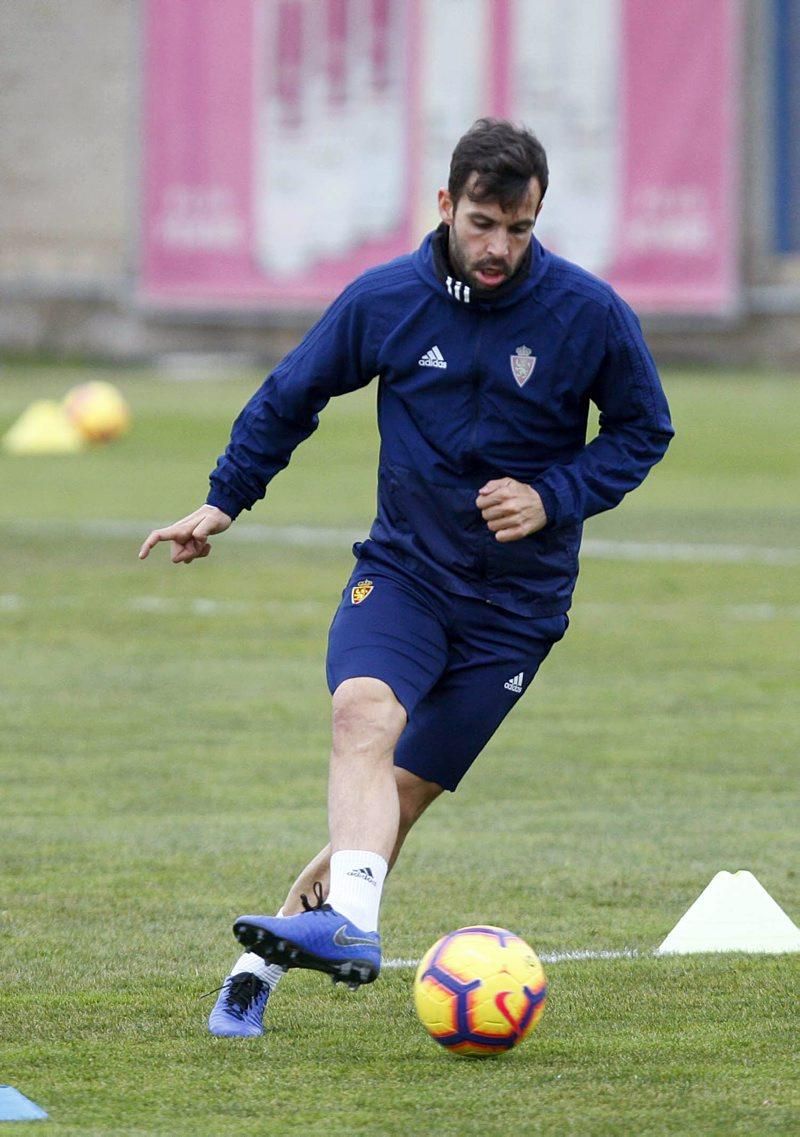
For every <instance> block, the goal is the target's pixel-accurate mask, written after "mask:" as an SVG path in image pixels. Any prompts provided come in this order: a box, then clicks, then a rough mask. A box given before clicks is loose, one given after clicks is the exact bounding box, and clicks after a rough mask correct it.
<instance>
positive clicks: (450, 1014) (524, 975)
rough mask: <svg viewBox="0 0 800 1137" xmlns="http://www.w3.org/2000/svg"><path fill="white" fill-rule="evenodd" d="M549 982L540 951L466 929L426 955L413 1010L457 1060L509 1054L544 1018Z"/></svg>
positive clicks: (485, 929)
mask: <svg viewBox="0 0 800 1137" xmlns="http://www.w3.org/2000/svg"><path fill="white" fill-rule="evenodd" d="M546 998H547V980H546V978H545V974H544V970H543V968H542V965H541V963H540V962H539V960H538V958H537V956H536V953H535V952H534V950H533V948H531V947H530V946H529V945H528V944H526V943H525V941H524V940H523V939H520V937H519V936H516V935H514V933H513V932H508V931H506V930H505V928H495V927H492V926H491V925H481V926H476V927H470V928H459V929H458V931H455V932H450V933H449V935H446V936H443V937H442V938H441V939H440V940H438V941H437V942H436V943H435V944H434V945H433V947H432V948H430V950H429V951H427V952H426V953H425V955H424V956H423V958H422V960H421V961H420V965H419V967H418V968H417V974H416V977H415V979H414V1004H415V1006H416V1009H417V1014H418V1015H419V1018H420V1021H421V1023H422V1025H423V1026H424V1027H425V1029H426V1030H427V1032H428V1034H429V1035H430V1036H431V1038H433V1039H435V1041H436V1042H438V1043H439V1044H440V1045H441V1046H444V1047H445V1048H446V1049H447V1050H450V1051H452V1052H453V1053H455V1054H470V1055H473V1056H476V1057H477V1056H487V1055H490V1054H503V1053H505V1052H506V1051H507V1050H511V1049H512V1047H514V1046H517V1045H518V1044H519V1043H520V1042H522V1040H523V1039H524V1038H527V1036H528V1035H529V1034H530V1033H531V1031H532V1030H533V1028H534V1027H535V1026H536V1024H537V1022H538V1021H539V1019H540V1018H541V1016H542V1012H543V1011H544V1005H545V1000H546Z"/></svg>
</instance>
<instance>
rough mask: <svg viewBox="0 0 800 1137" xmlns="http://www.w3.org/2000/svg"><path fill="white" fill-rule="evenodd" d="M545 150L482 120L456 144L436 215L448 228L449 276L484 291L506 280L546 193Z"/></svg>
mask: <svg viewBox="0 0 800 1137" xmlns="http://www.w3.org/2000/svg"><path fill="white" fill-rule="evenodd" d="M547 183H548V170H547V156H546V154H545V152H544V147H543V146H542V145H541V143H540V142H539V140H538V139H537V138H536V137H535V136H534V135H533V134H531V133H530V131H528V130H525V129H522V128H520V127H516V126H514V125H513V124H512V123H510V122H505V121H503V120H500V119H490V118H482V119H478V121H477V122H476V123H475V124H474V125H473V126H472V127H471V129H470V130H469V131H467V133H466V134H465V135H464V136H463V137H462V138H461V139H460V140H459V142H458V144H457V146H456V148H455V150H454V151H453V156H452V160H451V163H450V178H449V181H448V184H447V189H446V190H445V189H441V190H439V215H440V217H441V218H442V220H443V221H444V222H445V223H446V224H447V225H449V226H450V233H449V241H448V251H449V253H450V260H451V262H452V265H453V269H454V271H455V272H456V273H457V274H458V275H459V276H460V277H462V279H464V280H466V281H467V282H468V283H469V284H471V285H472V286H473V287H477V288H484V289H491V288H496V287H498V285H500V284H502V283H503V281H504V280H507V279H508V277H510V276H512V275H513V274H514V272H516V270H517V268H519V265H520V263H521V261H522V258H523V257H524V256H525V253H526V252H527V251H528V247H529V246H530V242H531V234H532V232H533V226H534V222H535V221H536V218H537V216H538V214H539V210H540V209H541V207H542V199H543V198H544V195H545V192H546V190H547Z"/></svg>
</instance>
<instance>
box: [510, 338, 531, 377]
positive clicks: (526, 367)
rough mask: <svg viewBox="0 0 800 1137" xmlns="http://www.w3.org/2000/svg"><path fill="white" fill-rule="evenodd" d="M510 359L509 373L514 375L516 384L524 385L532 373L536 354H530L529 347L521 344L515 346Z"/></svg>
mask: <svg viewBox="0 0 800 1137" xmlns="http://www.w3.org/2000/svg"><path fill="white" fill-rule="evenodd" d="M510 361H511V374H512V375H513V376H514V378H515V380H516V382H517V386H518V387H524V386H525V384H526V383H527V382H528V380H529V379H530V377H531V375H533V369H534V367H535V366H536V356H535V355H532V354H531V349H530V348H529V347H526V346H525V344H522V345H521V346H520V347H518V348H517V351H516V354H515V355H512V356H510Z"/></svg>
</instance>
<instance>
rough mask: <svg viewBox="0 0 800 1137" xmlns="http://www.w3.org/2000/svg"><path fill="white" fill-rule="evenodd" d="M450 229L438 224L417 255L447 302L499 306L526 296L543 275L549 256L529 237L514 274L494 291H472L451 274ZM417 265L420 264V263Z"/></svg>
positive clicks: (477, 305) (480, 289)
mask: <svg viewBox="0 0 800 1137" xmlns="http://www.w3.org/2000/svg"><path fill="white" fill-rule="evenodd" d="M449 232H450V226H449V225H446V224H445V223H444V222H442V223H441V224H440V225H439V226H438V227H437V228H436V229H434V231H433V232H432V233H429V234H428V235H427V237H426V238H425V239H424V241H423V242H422V245H421V247H420V249H419V250H418V254H417V257H416V259H417V263H418V266H419V267H422V268H425V269H427V270H428V271H427V272H425V273H424V275H426V276H427V277H428V279H430V277H431V276H433V277H434V278H435V280H436V283H437V286H438V287H440V288H441V287H443V288H444V290H445V291H446V292H447V295H448V296H449V297H450V299H451V300H453V301H455V302H456V303H458V304H466V305H469V306H471V307H473V308H484V307H491V308H494V307H501V306H505V305H507V304H512V303H514V302H515V301H516V300H518V299H521V298H522V296H523V295H525V294H527V292H528V291H529V290H530V287H531V285H532V284H533V283H534V282H535V281H537V280H538V279H539V278H540V277H541V276H542V274H543V273H544V270H545V267H546V261H547V259H548V257H549V255H548V254H547V253H546V251H545V250H544V249H543V248H542V246H541V245H540V244H539V242H538V241H537V240H536V239H535V238H533V239H532V240H531V244H530V247H529V249H528V251H527V253H526V254H525V256H524V257H523V260H522V263H521V264H520V266H519V268H518V269H517V271H516V272H515V273H514V275H513V276H512V277H509V279H508V280H506V281H504V283H503V284H501V285H499V286H498V287H497V288H491V289H489V288H475V287H473V286H471V285H469V284H467V283H466V281H463V280H459V279H458V277H456V275H455V274H454V272H453V268H452V266H451V264H450V257H449V255H448V251H447V246H448V237H449ZM420 262H421V264H420Z"/></svg>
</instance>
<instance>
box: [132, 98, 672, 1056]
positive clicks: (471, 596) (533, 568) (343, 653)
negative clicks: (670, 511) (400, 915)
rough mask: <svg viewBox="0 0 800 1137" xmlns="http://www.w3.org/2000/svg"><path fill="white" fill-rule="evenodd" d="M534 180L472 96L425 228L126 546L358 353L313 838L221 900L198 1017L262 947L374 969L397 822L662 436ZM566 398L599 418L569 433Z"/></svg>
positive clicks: (601, 300)
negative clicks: (549, 243) (360, 401)
mask: <svg viewBox="0 0 800 1137" xmlns="http://www.w3.org/2000/svg"><path fill="white" fill-rule="evenodd" d="M547 183H548V169H547V159H546V156H545V152H544V150H543V148H542V146H541V145H540V143H539V142H538V141H537V139H536V138H535V137H534V136H533V135H532V134H530V133H529V132H528V131H526V130H524V129H519V128H517V127H515V126H513V125H512V124H510V123H508V122H504V121H499V120H493V119H480V120H479V121H478V122H476V123H475V124H474V126H473V127H472V128H471V130H469V131H468V132H467V134H465V135H464V137H463V138H462V139H461V140H460V141H459V143H458V144H457V146H456V148H455V150H454V152H453V156H452V161H451V167H450V176H449V181H448V187H447V189H442V190H440V191H439V195H438V202H439V214H440V217H441V224H440V226H439V228H438V229H437V230H436V231H435V232H434V233H432V234H429V235H428V237H426V238H425V240H424V241H423V243H422V245H421V247H420V248H419V249H418V250H417V252H415V253H413V254H412V255H410V256H405V257H400V258H398V259H397V260H395V261H392V262H390V263H389V264H386V265H382V266H379V267H377V268H374V269H371V270H370V271H368V272H366V273H364V274H363V275H362V276H361V277H359V278H358V279H357V280H356V281H354V282H353V284H351V285H350V286H349V287H348V288H346V289H345V291H344V292H343V293H342V295H341V296H340V297H339V298H338V299H337V300H336V301H335V302H334V303H333V304H332V306H331V307H330V308H329V309H328V311H327V312H326V313H325V315H324V316H323V317H322V319H321V320H320V321H319V323H318V324H317V325H316V326H315V327H314V328H313V329H312V330H311V331H310V332H309V334H308V335H307V336H306V337H305V339H304V340H303V341H302V342H301V343H300V345H299V346H298V347H297V348H295V350H294V351H292V352H291V353H290V354H289V355H288V356H287V357H286V358H285V359H284V360H283V361H282V363H280V364H279V365H278V367H277V368H276V369H275V371H274V372H273V373H272V374H271V375H270V376H269V377H268V378H267V380H266V381H265V383H264V384H263V386H262V387H261V389H260V390H259V391H258V392H257V393H256V394H255V395H254V396H253V398H252V399H251V400H250V402H249V403H248V404H247V406H246V407H245V408H244V410H243V411H242V413H241V414H240V416H239V417H238V419H237V420H236V422H235V424H234V427H233V431H232V434H231V440H230V443H229V445H228V447H227V449H226V451H225V454H224V455H223V456H222V457H221V458H220V459H219V461H218V463H217V467H216V469H215V470H214V471H213V473H212V475H211V490H210V493H209V495H208V499H207V502H206V504H205V505H203V506H201V507H200V508H199V509H198V510H196V511H195V512H194V513H192V514H190V515H189V516H188V517H185V518H183V519H182V520H181V521H178V522H175V523H174V524H173V525H169V526H167V527H166V528H163V529H157V530H155V531H154V532H152V533H151V534H150V535H149V537H148V538H147V539H146V541H145V542H144V544H143V546H142V549H141V552H140V556H141V557H143V558H144V557H146V556H147V555H148V553H149V551H150V550H151V549H152V548H153V547H154V546H155V545H156V544H157V543H158V542H159V541H170V542H171V543H172V560H173V561H174V562H175V563H176V564H188V563H189V562H191V561H193V560H195V559H196V558H199V557H205V556H207V555H208V553H209V551H210V548H211V546H210V544H209V540H208V539H209V537H210V536H212V535H213V534H216V533H222V532H223V531H224V530H225V529H227V528H228V526H229V525H230V524H231V522H232V520H233V519H234V518H235V517H236V516H237V515H238V514H239V513H240V512H241V510H242V509H246V508H250V507H251V506H252V505H253V504H254V502H255V501H256V500H257V499H259V498H261V497H263V495H264V492H265V487H266V485H267V483H268V482H269V481H270V479H271V478H272V477H273V476H274V475H275V474H276V473H277V471H278V470H280V469H282V468H283V467H284V466H285V465H286V464H287V462H288V461H289V458H290V455H291V453H292V451H293V450H294V448H295V446H297V444H298V443H300V442H301V441H302V440H303V439H305V438H306V437H308V435H310V434H311V433H312V431H313V430H314V429H315V427H316V425H317V421H318V420H317V415H318V413H319V411H321V410H322V408H323V407H324V406H325V404H326V403H327V402H328V400H329V398H330V397H331V396H333V395H340V394H343V393H345V392H347V391H353V390H355V389H357V388H359V387H363V386H365V385H366V384H367V383H369V382H370V380H371V379H372V378H373V377H374V376H376V375H377V376H379V384H380V386H379V395H378V418H379V426H380V434H381V454H380V468H379V473H378V477H379V490H378V513H377V517H376V519H375V521H374V522H373V525H372V528H371V530H370V534H369V537H368V538H367V540H366V541H364V542H362V543H360V544H357V545H356V546H355V548H354V553H355V555H356V557H357V565H356V569H355V571H354V573H353V576H352V578H351V580H350V582H349V584H348V587H347V589H346V590H345V593H344V598H343V600H342V603H341V605H340V606H339V609H338V611H337V612H336V615H335V617H334V620H333V624H332V626H331V630H330V639H329V647H328V657H327V674H328V683H329V686H330V689H331V692H332V697H333V740H332V750H331V758H330V780H329V798H328V813H329V828H330V844H329V845H328V846H327V847H326V848H325V849H323V850H322V851H321V852H320V853H319V854H318V855H317V856H316V857H315V858H314V859H313V860H312V861H311V863H310V864H309V865H308V866H307V867H306V868H305V869H304V870H303V871H302V872H301V874H300V876H299V877H298V879H297V881H296V882H295V884H294V885H293V887H292V889H291V890H290V892H289V895H288V896H287V898H286V900H285V901H284V904H283V907H282V908H281V909H280V910H279V912H278V915H277V916H260V915H254V916H242V917H240V918H239V919H238V920H237V921H236V923H235V925H234V932H235V935H236V937H237V938H238V940H239V941H240V942H241V943H242V945H243V946H244V947H245V948H246V949H247V950H246V951H245V953H244V954H243V955H242V956H241V957H240V959H239V960H238V961H237V963H236V964H235V966H234V967H233V969H232V971H231V974H230V975H229V976H228V978H227V979H226V980H225V983H224V985H223V987H222V988H221V991H220V995H219V998H218V1000H217V1004H216V1006H215V1008H214V1010H213V1011H212V1013H211V1016H210V1019H209V1027H210V1029H211V1031H212V1032H213V1033H215V1034H221V1035H233V1036H242V1035H253V1034H260V1033H261V1032H262V1029H263V1025H262V1022H263V1013H264V1008H265V1006H266V1002H267V999H268V997H269V995H270V993H271V992H272V990H274V987H275V983H276V982H277V980H278V978H279V977H280V976H281V975H282V974H283V971H284V970H285V969H287V968H291V967H306V968H315V969H317V970H321V971H325V972H328V973H329V974H331V975H333V977H334V981H336V980H343V981H345V982H347V983H349V984H350V986H354V987H355V986H358V985H359V984H362V983H369V982H371V981H372V980H373V979H375V978H376V977H377V975H378V971H379V969H380V959H381V955H380V936H379V934H378V931H377V929H378V909H379V904H380V896H381V890H382V888H383V882H384V879H385V877H386V874H387V872H388V870H389V869H390V868H391V866H392V865H393V864H394V861H395V860H396V858H397V856H398V853H399V852H400V849H401V847H402V845H403V842H404V840H405V838H406V835H407V834H408V832H409V830H410V828H411V827H412V825H413V824H414V822H415V821H416V820H417V819H418V818H419V817H420V815H421V814H422V813H423V812H424V810H425V809H427V807H428V806H429V805H430V804H431V802H432V801H434V800H435V799H436V798H437V797H438V796H439V795H440V794H441V793H442V792H443V790H445V789H446V790H451V791H452V790H455V788H456V787H457V785H458V783H459V781H460V780H461V778H462V777H463V775H464V774H465V773H466V771H467V769H468V768H469V766H470V765H471V763H472V762H473V761H474V759H475V758H476V757H477V755H478V754H479V753H480V751H481V750H482V749H483V747H484V746H485V744H486V743H487V741H488V740H489V738H490V737H491V736H492V734H493V733H494V731H495V730H496V729H497V727H498V726H499V724H500V723H501V721H502V720H503V718H504V717H505V715H506V714H507V713H508V712H509V711H510V710H511V709H512V707H513V706H514V705H515V703H516V702H517V700H518V699H519V697H520V696H521V695H522V694H523V693H524V691H525V690H526V689H527V687H528V685H529V684H530V682H531V680H532V679H533V677H534V675H535V674H536V671H537V669H538V667H539V665H540V664H541V662H542V661H543V660H544V658H545V657H546V655H547V654H548V652H549V650H550V648H551V647H552V645H553V644H554V643H556V642H557V641H558V640H559V639H561V637H562V636H563V635H564V632H565V631H566V628H567V622H568V621H567V615H566V613H567V610H568V608H569V606H570V600H571V595H572V591H573V588H574V584H575V579H576V576H577V568H578V564H577V557H578V547H579V544H580V538H581V527H582V522H583V521H584V520H585V518H587V517H590V516H592V515H593V514H596V513H599V512H601V511H602V510H605V509H610V508H612V507H613V506H615V505H617V504H618V503H619V502H620V500H621V499H622V497H623V496H624V495H625V494H626V493H627V492H628V491H629V490H631V489H633V488H634V487H635V486H637V485H638V484H639V483H640V482H641V481H642V479H643V478H644V477H645V475H646V473H647V471H648V470H649V468H650V467H651V466H652V465H653V464H654V463H655V462H657V461H658V460H659V459H660V458H661V457H662V456H663V454H664V452H665V450H666V448H667V445H668V443H669V440H670V438H671V436H672V428H671V425H670V421H669V413H668V408H667V404H666V400H665V398H664V395H663V392H662V390H661V385H660V383H659V380H658V375H657V373H656V369H655V365H654V364H653V361H652V359H651V356H650V354H649V352H648V350H647V348H646V346H645V344H644V342H643V339H642V336H641V332H640V329H639V325H638V322H637V320H636V318H635V316H634V315H633V313H632V312H631V311H630V309H629V308H628V307H627V306H626V305H625V304H624V303H623V302H622V301H621V300H620V299H619V297H618V296H616V294H615V293H614V292H613V291H612V289H611V288H610V287H609V286H608V285H607V284H605V283H603V282H601V281H599V280H597V279H596V278H594V277H592V276H590V275H589V274H588V273H586V272H584V271H583V270H582V269H580V268H578V267H577V266H575V265H572V264H570V263H568V262H567V261H564V260H562V259H561V258H559V257H556V256H553V255H552V254H550V253H548V252H547V251H546V250H545V249H544V248H542V246H541V245H540V244H539V243H538V242H537V241H536V240H535V239H534V238H533V228H534V225H535V222H536V218H537V217H538V215H539V211H540V210H541V208H542V201H543V199H544V196H545V192H546V190H547ZM590 401H592V402H594V403H595V404H596V405H597V406H598V407H599V409H600V430H599V434H598V436H597V437H596V438H595V439H594V440H593V441H592V442H590V443H589V444H588V445H586V428H587V416H588V409H589V404H590ZM312 894H313V895H314V896H315V898H316V902H315V904H311V903H310V902H309V899H308V898H309V896H311V895H312Z"/></svg>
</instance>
